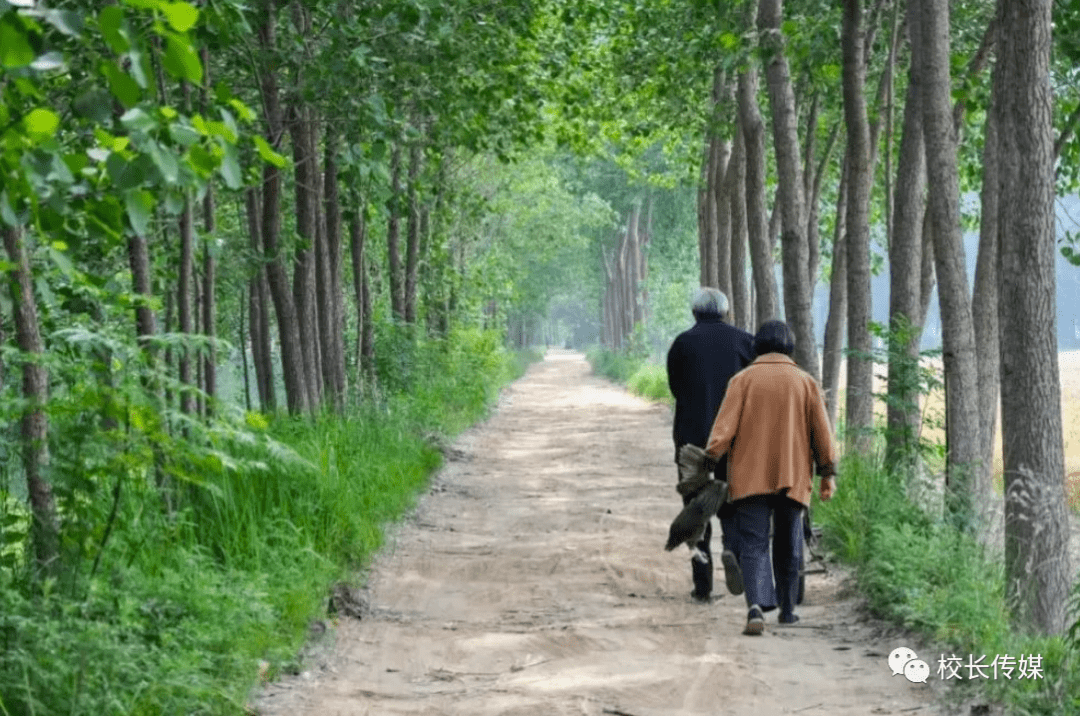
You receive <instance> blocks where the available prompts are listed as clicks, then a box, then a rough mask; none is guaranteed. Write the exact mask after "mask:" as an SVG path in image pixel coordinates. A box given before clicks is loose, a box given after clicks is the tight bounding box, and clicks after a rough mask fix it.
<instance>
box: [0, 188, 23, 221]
mask: <svg viewBox="0 0 1080 716" xmlns="http://www.w3.org/2000/svg"><path fill="white" fill-rule="evenodd" d="M0 220H2V221H3V222H4V223H5V224H7V225H8V226H18V225H19V218H18V217H17V216H15V210H14V209H12V208H11V201H10V200H9V199H8V193H7V189H4V190H3V191H0Z"/></svg>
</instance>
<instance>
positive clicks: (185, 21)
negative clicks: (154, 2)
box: [161, 2, 199, 32]
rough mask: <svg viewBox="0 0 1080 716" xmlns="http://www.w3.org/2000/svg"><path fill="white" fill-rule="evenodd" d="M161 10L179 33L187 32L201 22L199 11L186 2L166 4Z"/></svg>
mask: <svg viewBox="0 0 1080 716" xmlns="http://www.w3.org/2000/svg"><path fill="white" fill-rule="evenodd" d="M161 10H162V12H164V13H165V19H166V20H168V21H169V24H170V25H172V26H173V29H174V30H176V31H177V32H187V31H188V30H190V29H191V28H193V27H194V26H195V23H196V22H198V20H199V11H198V10H197V9H195V8H194V7H192V6H191V5H190V4H188V3H186V2H170V3H165V5H163V6H162V8H161Z"/></svg>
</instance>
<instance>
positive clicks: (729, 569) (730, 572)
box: [720, 549, 743, 594]
mask: <svg viewBox="0 0 1080 716" xmlns="http://www.w3.org/2000/svg"><path fill="white" fill-rule="evenodd" d="M720 561H721V562H722V563H723V565H724V582H725V583H726V584H727V588H728V591H729V592H731V593H732V594H742V593H743V582H742V570H741V569H739V560H737V559H735V553H734V552H732V551H731V550H727V549H725V550H724V551H723V553H722V554H721V555H720Z"/></svg>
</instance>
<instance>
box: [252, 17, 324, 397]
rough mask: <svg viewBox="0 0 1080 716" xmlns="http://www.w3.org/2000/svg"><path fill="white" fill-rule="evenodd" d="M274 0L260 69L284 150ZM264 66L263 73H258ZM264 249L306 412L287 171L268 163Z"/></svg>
mask: <svg viewBox="0 0 1080 716" xmlns="http://www.w3.org/2000/svg"><path fill="white" fill-rule="evenodd" d="M274 5H275V3H274V2H273V0H267V3H266V8H267V10H266V14H265V16H264V17H263V18H262V23H261V24H260V25H259V41H260V43H259V44H260V49H261V50H262V53H263V64H264V65H265V67H262V68H257V71H256V74H258V76H259V77H260V91H261V94H262V101H263V107H264V108H265V110H264V111H265V114H266V123H267V142H268V143H269V144H270V146H271V147H273V148H274V149H275V150H280V148H281V142H282V139H283V137H284V118H283V113H282V108H281V98H280V96H279V89H278V85H277V79H276V78H277V67H276V64H277V60H276V52H277V47H276V28H275V20H274ZM258 70H261V71H258ZM261 229H262V247H261V249H262V252H263V256H264V260H265V261H266V262H267V263H266V274H267V284H268V287H269V290H270V295H271V298H272V300H273V302H274V311H275V313H276V314H277V325H278V336H279V340H280V343H281V372H282V378H283V382H284V384H285V399H286V403H287V404H288V409H289V412H290V413H292V414H297V413H301V412H306V411H307V410H308V409H309V406H310V405H311V401H310V399H309V396H308V387H307V386H308V379H307V375H306V372H305V369H304V358H303V349H302V347H301V338H300V325H299V318H298V316H297V311H296V304H295V303H294V302H293V296H292V293H291V292H290V290H289V276H288V272H287V271H286V268H285V263H284V260H283V258H282V256H281V246H280V242H279V238H280V236H281V170H279V169H278V168H277V167H275V166H274V165H273V164H270V163H269V162H267V163H266V164H265V165H264V167H263V185H262V221H261Z"/></svg>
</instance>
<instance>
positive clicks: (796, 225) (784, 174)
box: [758, 0, 821, 379]
mask: <svg viewBox="0 0 1080 716" xmlns="http://www.w3.org/2000/svg"><path fill="white" fill-rule="evenodd" d="M782 16H783V6H782V3H781V0H760V3H759V5H758V30H759V32H760V33H761V43H762V45H763V47H764V48H765V50H766V52H767V53H768V60H767V61H766V63H765V75H766V78H767V80H768V82H767V84H768V89H769V106H770V108H771V110H772V112H771V114H772V125H773V150H774V152H775V153H776V171H777V201H778V202H779V204H780V211H781V225H782V227H783V228H782V235H781V250H782V252H783V276H784V313H785V316H786V318H787V323H788V325H789V326H791V330H792V332H793V333H794V334H795V353H794V356H793V357H794V359H795V362H796V363H798V364H799V365H800V366H801V367H802V368H803V370H805V371H806V372H807V373H809V374H810V375H812V376H814V378H815V379H820V378H821V370H820V365H819V361H818V352H817V338H816V336H815V334H814V315H813V288H812V285H811V282H810V276H809V274H808V273H807V270H808V267H809V260H810V256H809V249H808V247H807V243H806V224H805V221H806V199H805V195H804V193H803V167H802V162H801V159H800V150H799V126H798V115H797V112H796V108H795V90H794V89H793V87H792V85H791V70H790V68H789V66H788V61H787V57H786V56H785V55H784V41H783V35H782V34H781V31H780V21H781V18H782Z"/></svg>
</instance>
